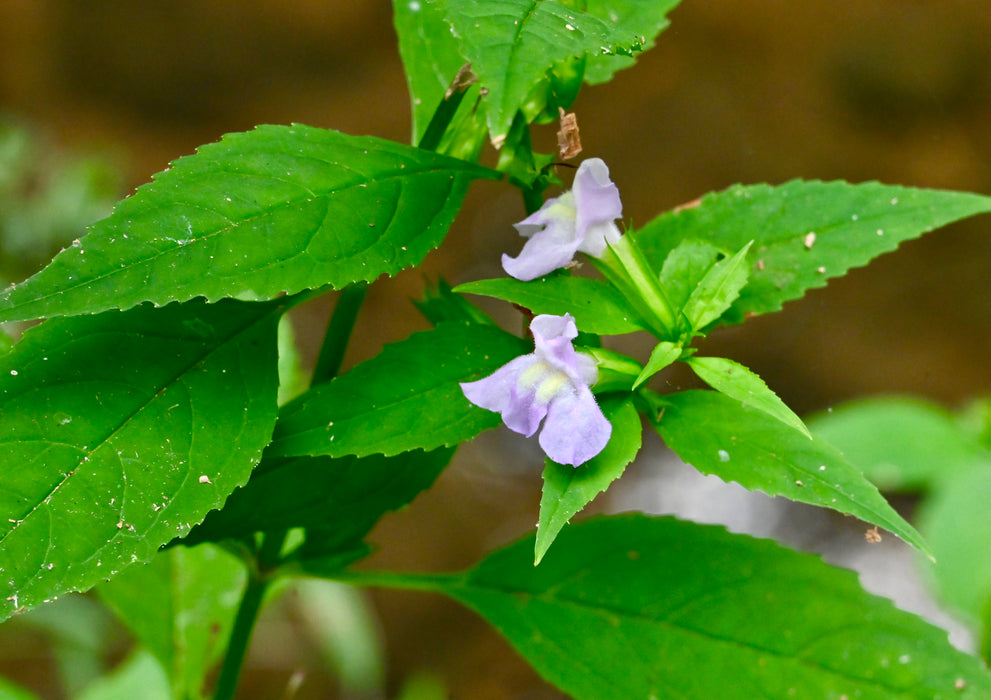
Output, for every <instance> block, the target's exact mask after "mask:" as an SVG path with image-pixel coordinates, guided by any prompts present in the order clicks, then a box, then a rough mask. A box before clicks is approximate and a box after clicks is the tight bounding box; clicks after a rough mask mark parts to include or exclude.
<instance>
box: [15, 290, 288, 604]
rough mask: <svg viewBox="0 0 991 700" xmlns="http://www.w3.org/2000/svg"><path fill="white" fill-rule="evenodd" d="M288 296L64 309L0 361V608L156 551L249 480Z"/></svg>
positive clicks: (270, 416) (88, 580)
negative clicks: (78, 311) (95, 310)
mask: <svg viewBox="0 0 991 700" xmlns="http://www.w3.org/2000/svg"><path fill="white" fill-rule="evenodd" d="M283 310H284V309H283V305H281V304H277V303H265V304H249V303H243V302H234V301H230V302H222V303H220V304H215V305H207V304H202V303H195V302H193V303H189V304H184V305H179V304H173V305H170V306H167V307H164V308H151V307H148V306H141V307H138V308H135V309H131V310H130V311H126V312H108V313H105V314H100V315H97V316H83V317H78V318H69V319H55V320H52V321H48V322H46V323H43V324H41V325H40V326H37V327H36V328H33V329H31V330H30V331H28V332H27V333H25V335H24V337H23V339H22V340H21V342H20V343H18V344H17V346H15V348H14V350H13V351H12V352H11V353H9V354H8V355H6V356H4V357H2V358H0V435H2V436H3V438H2V442H0V571H2V572H3V575H2V577H0V588H2V590H0V603H2V609H0V617H7V616H9V615H10V614H11V613H12V612H14V611H15V610H17V609H19V608H22V607H31V606H33V605H37V604H38V603H40V602H42V601H44V600H47V599H50V598H52V597H54V596H57V595H61V594H62V593H66V592H69V591H77V590H85V589H87V588H89V587H91V586H93V585H94V584H95V583H97V582H98V581H101V580H103V579H107V578H109V577H111V576H113V575H115V574H116V573H117V572H118V571H119V570H120V569H122V568H123V567H125V566H127V565H129V564H131V563H133V562H137V561H144V560H147V559H149V558H150V557H151V556H152V555H153V554H154V553H155V552H156V550H157V549H158V548H159V547H160V546H161V545H162V544H164V543H166V542H168V541H169V540H171V539H172V538H173V537H176V536H179V535H182V534H184V533H185V532H187V531H188V530H189V528H190V527H191V526H192V525H194V524H195V523H197V522H199V521H200V520H202V519H203V517H204V516H205V515H206V513H207V512H208V511H209V510H212V509H214V508H218V507H220V505H221V504H223V502H224V500H225V499H226V498H227V496H228V494H230V492H231V491H233V490H234V488H235V487H236V486H238V485H240V484H243V483H244V482H246V481H247V479H248V475H249V474H250V472H251V469H252V467H254V465H255V464H256V463H257V462H258V460H259V458H260V457H261V451H262V448H263V447H264V446H265V444H266V443H268V441H269V438H270V437H271V433H272V428H273V425H274V423H275V417H276V391H277V388H278V376H277V375H278V372H277V367H276V363H277V357H276V329H277V324H278V319H279V316H280V315H281V313H282V311H283Z"/></svg>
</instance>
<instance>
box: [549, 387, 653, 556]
mask: <svg viewBox="0 0 991 700" xmlns="http://www.w3.org/2000/svg"><path fill="white" fill-rule="evenodd" d="M602 412H603V413H604V414H605V416H606V418H607V419H608V420H609V422H610V423H612V436H611V437H610V438H609V443H608V444H607V445H606V447H605V449H604V450H603V451H602V452H600V453H599V454H598V455H596V456H595V457H593V458H592V459H591V460H590V461H588V462H586V463H585V464H583V465H581V466H580V467H572V466H571V465H567V464H558V463H556V462H552V461H551V460H549V459H548V460H546V465H545V467H544V489H543V494H542V496H541V498H540V519H539V521H538V522H537V539H536V541H535V542H534V547H535V550H534V563H535V564H539V563H540V560H541V559H542V558H543V557H544V554H545V553H546V552H547V550H548V549H549V548H550V546H551V543H552V542H553V541H554V538H555V537H557V534H558V533H559V532H560V531H561V528H563V527H564V526H565V525H567V524H568V521H569V520H571V517H572V516H573V515H575V514H576V513H578V512H579V511H580V510H581V509H582V508H584V507H585V506H586V505H588V504H589V503H591V502H592V499H594V498H595V497H596V496H598V495H599V494H600V493H602V492H603V491H605V490H606V489H607V488H608V487H609V484H611V483H612V482H613V481H615V480H616V479H618V478H619V477H621V476H622V475H623V471H625V469H626V467H627V465H628V464H629V463H630V462H632V461H633V459H634V458H635V457H636V456H637V452H639V451H640V443H641V428H640V416H639V414H638V413H637V410H636V409H635V408H634V407H633V403H632V402H631V401H616V400H606V401H603V402H602Z"/></svg>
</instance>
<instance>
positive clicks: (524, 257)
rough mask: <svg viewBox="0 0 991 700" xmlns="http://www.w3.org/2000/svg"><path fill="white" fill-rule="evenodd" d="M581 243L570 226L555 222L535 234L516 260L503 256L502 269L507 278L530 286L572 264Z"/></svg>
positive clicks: (572, 226)
mask: <svg viewBox="0 0 991 700" xmlns="http://www.w3.org/2000/svg"><path fill="white" fill-rule="evenodd" d="M519 225H520V224H517V226H519ZM580 243H581V241H579V240H578V238H577V237H575V235H574V223H573V222H570V223H569V222H554V223H553V224H552V225H549V226H548V227H547V228H545V229H544V230H542V231H538V232H536V233H534V234H533V237H532V238H530V240H528V241H527V242H526V244H525V245H524V246H523V250H522V251H521V252H520V254H519V256H518V257H515V258H511V257H509V256H508V255H505V254H503V256H502V269H504V270H505V271H506V274H508V275H509V276H510V277H515V278H516V279H518V280H520V281H521V282H529V281H530V280H535V279H537V278H538V277H543V276H544V275H546V274H547V273H548V272H553V271H554V270H557V269H558V268H561V267H564V266H565V265H567V264H568V263H570V262H571V261H572V260H574V257H575V253H577V252H578V246H579V244H580Z"/></svg>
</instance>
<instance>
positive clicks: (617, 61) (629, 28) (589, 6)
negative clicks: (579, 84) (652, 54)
mask: <svg viewBox="0 0 991 700" xmlns="http://www.w3.org/2000/svg"><path fill="white" fill-rule="evenodd" d="M678 2H679V0H652V2H642V0H585V1H584V2H583V3H582V4H583V5H584V8H585V11H586V12H588V13H589V14H590V15H594V16H596V17H598V18H599V19H601V20H602V21H603V22H606V23H607V24H611V25H613V26H614V27H615V29H616V31H618V32H620V33H622V32H624V31H626V32H629V33H631V34H633V35H634V36H638V37H641V42H640V50H641V51H647V50H648V49H651V48H653V46H654V39H655V38H656V37H657V35H658V34H660V33H661V32H662V31H663V30H664V29H665V28H667V26H668V25H669V24H670V22H669V21H668V20H667V14H668V13H669V12H670V11H671V10H673V9H674V8H675V7H677V5H678ZM633 63H634V58H633V56H624V55H617V54H611V55H610V54H602V53H597V54H589V56H588V64H587V65H586V67H585V82H587V83H589V84H590V85H596V84H599V83H607V82H609V81H610V80H612V77H613V75H614V74H615V73H616V72H617V71H619V70H622V69H624V68H629V67H630V66H632V65H633Z"/></svg>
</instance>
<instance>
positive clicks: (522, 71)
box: [444, 0, 642, 143]
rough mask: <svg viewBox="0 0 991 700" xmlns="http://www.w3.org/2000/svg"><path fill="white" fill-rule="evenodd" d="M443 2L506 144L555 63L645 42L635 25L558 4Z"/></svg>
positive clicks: (540, 0) (495, 132)
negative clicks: (518, 113)
mask: <svg viewBox="0 0 991 700" xmlns="http://www.w3.org/2000/svg"><path fill="white" fill-rule="evenodd" d="M444 4H445V5H446V10H445V15H446V18H447V21H448V22H449V23H450V24H451V28H452V31H453V32H454V36H455V38H456V39H457V40H458V43H459V46H460V49H461V51H460V53H461V55H462V56H464V57H465V59H466V60H467V61H468V62H469V63H471V66H472V70H473V71H474V72H475V74H476V75H477V76H478V79H479V82H480V83H481V86H482V88H483V89H484V90H486V91H487V93H486V95H485V97H484V98H483V99H482V104H483V105H484V107H485V111H486V114H487V122H488V126H489V133H490V137H491V139H492V141H493V142H494V143H501V142H502V140H503V139H504V138H505V136H506V134H507V133H509V127H510V125H511V124H512V122H513V118H514V116H515V115H516V111H517V110H518V109H520V108H521V107H523V106H524V104H525V103H526V101H527V97H528V95H529V94H530V92H531V91H532V90H533V89H534V88H535V87H536V86H537V85H539V84H540V83H541V82H542V81H543V80H545V79H546V74H547V71H548V70H549V69H550V68H551V67H552V66H553V65H554V64H555V63H557V62H559V61H563V60H567V59H571V58H581V57H582V56H584V55H585V54H598V53H603V52H604V51H605V52H606V53H615V52H623V53H630V52H631V51H633V50H639V48H640V46H641V43H642V39H641V36H640V35H639V34H638V33H636V32H634V31H632V29H631V28H630V27H627V26H623V25H622V24H616V23H612V22H606V21H603V20H602V19H599V18H598V17H595V16H593V15H591V14H589V13H585V12H579V11H576V10H573V9H571V8H570V7H568V6H566V5H565V4H564V3H561V2H556V1H555V0H536V1H535V0H456V1H454V2H450V1H448V2H445V3H444ZM542 107H543V106H542V105H541V106H540V108H541V109H542ZM537 111H540V110H539V109H538V110H537Z"/></svg>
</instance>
